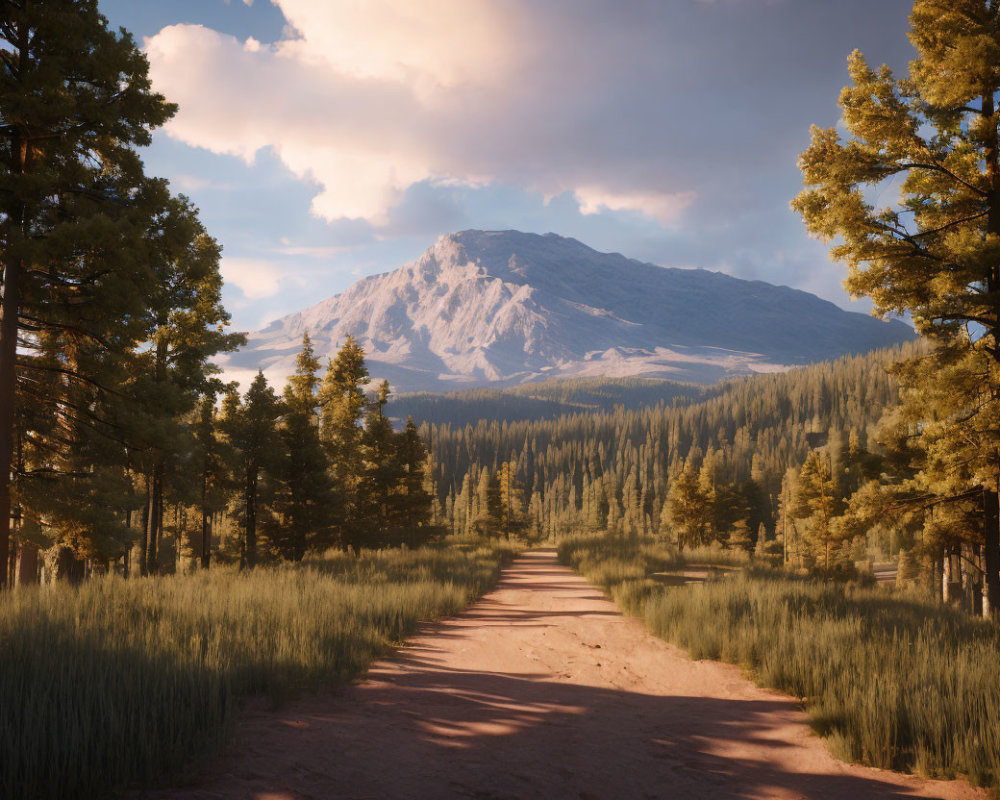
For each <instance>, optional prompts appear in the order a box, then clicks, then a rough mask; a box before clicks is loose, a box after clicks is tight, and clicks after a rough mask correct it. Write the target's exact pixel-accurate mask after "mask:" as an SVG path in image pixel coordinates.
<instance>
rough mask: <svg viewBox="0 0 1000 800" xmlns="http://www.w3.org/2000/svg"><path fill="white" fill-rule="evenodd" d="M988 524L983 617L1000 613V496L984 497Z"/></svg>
mask: <svg viewBox="0 0 1000 800" xmlns="http://www.w3.org/2000/svg"><path fill="white" fill-rule="evenodd" d="M984 505H985V509H986V524H985V526H984V537H983V616H984V617H986V618H987V619H989V618H990V617H992V616H994V615H996V614H997V613H998V612H1000V496H998V494H997V492H995V491H988V492H986V493H985V495H984Z"/></svg>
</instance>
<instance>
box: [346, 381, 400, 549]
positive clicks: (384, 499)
mask: <svg viewBox="0 0 1000 800" xmlns="http://www.w3.org/2000/svg"><path fill="white" fill-rule="evenodd" d="M388 400H389V382H388V381H382V383H381V384H380V385H379V389H378V394H377V395H376V397H375V400H374V402H372V404H371V406H370V408H369V410H368V415H367V418H366V420H365V428H364V432H363V434H362V437H361V465H362V466H361V475H360V480H359V482H358V495H357V496H358V500H357V506H358V514H359V520H358V521H359V527H358V529H356V533H355V538H354V539H352V541H351V545H352V547H354V549H355V550H357V549H359V548H360V546H361V544H362V542H365V543H367V544H369V545H374V546H385V545H387V544H389V543H390V532H391V527H392V523H393V516H394V515H393V506H394V505H395V503H394V494H395V492H396V491H397V487H398V486H399V484H400V483H401V482H402V480H403V477H404V471H403V468H402V464H401V462H400V458H399V453H398V451H397V442H396V437H395V434H394V433H393V430H392V424H391V423H390V422H389V418H388V417H387V416H386V414H385V406H386V403H387V402H388Z"/></svg>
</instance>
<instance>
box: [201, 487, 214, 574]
mask: <svg viewBox="0 0 1000 800" xmlns="http://www.w3.org/2000/svg"><path fill="white" fill-rule="evenodd" d="M203 497H204V495H203ZM211 562H212V515H211V514H209V512H208V509H207V508H206V507H205V505H204V499H203V500H202V506H201V568H202V569H208V568H209V566H210V565H211Z"/></svg>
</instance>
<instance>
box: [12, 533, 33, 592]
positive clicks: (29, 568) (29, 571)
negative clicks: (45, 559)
mask: <svg viewBox="0 0 1000 800" xmlns="http://www.w3.org/2000/svg"><path fill="white" fill-rule="evenodd" d="M15 582H16V583H17V585H18V586H28V585H30V584H33V583H38V548H37V547H35V546H34V545H33V544H27V543H24V542H22V543H21V546H20V547H18V549H17V568H16V575H15Z"/></svg>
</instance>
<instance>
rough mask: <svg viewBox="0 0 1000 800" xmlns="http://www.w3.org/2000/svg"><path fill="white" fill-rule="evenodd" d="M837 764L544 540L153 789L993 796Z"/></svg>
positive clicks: (777, 709)
mask: <svg viewBox="0 0 1000 800" xmlns="http://www.w3.org/2000/svg"><path fill="white" fill-rule="evenodd" d="M985 796H986V795H985V793H982V792H978V791H974V790H972V789H970V788H969V787H968V786H967V785H965V784H962V783H936V782H927V781H921V780H919V779H917V778H912V777H907V776H902V775H897V774H894V773H890V772H883V771H879V770H873V769H867V768H862V767H854V766H848V765H845V764H842V763H840V762H837V761H835V760H834V759H833V758H832V757H831V756H830V755H829V754H828V753H827V751H826V749H825V748H824V746H823V744H822V742H821V741H820V740H819V739H818V738H816V737H815V736H814V735H813V734H812V733H811V732H810V730H809V728H808V727H807V725H806V718H805V716H804V715H803V714H802V713H801V712H800V711H799V710H798V709H797V707H796V705H795V703H794V702H793V701H791V700H790V699H788V698H786V697H783V696H781V695H778V694H775V693H773V692H769V691H766V690H762V689H758V688H756V687H755V686H753V685H752V684H751V683H748V682H747V681H746V680H744V679H742V678H741V677H740V672H739V670H738V669H736V668H734V667H730V666H726V665H722V664H717V663H713V662H693V661H691V660H690V659H689V658H687V656H685V655H684V653H683V652H682V651H681V650H678V649H677V648H675V647H673V646H671V645H669V644H666V643H665V642H662V641H660V640H658V639H655V638H653V637H652V636H650V635H649V634H647V633H646V632H645V631H644V630H643V627H642V625H641V624H640V623H639V622H637V621H635V620H632V619H626V618H624V617H622V616H621V615H620V614H619V613H618V612H617V611H616V609H615V607H614V605H613V604H612V603H611V602H609V601H608V600H606V599H605V598H604V597H603V596H602V595H601V593H600V592H599V591H598V590H596V589H595V588H594V587H592V586H591V585H589V584H588V583H586V582H585V581H584V580H583V579H582V578H580V577H579V576H577V575H576V574H575V573H573V572H571V571H570V570H568V569H565V568H563V567H560V566H559V565H558V564H557V562H556V559H555V556H554V554H553V553H551V552H534V553H529V554H527V555H525V556H524V557H522V558H520V559H519V560H518V561H516V562H515V564H514V565H513V566H512V567H511V568H510V569H509V570H508V572H507V573H506V574H505V577H504V579H503V581H502V582H501V584H500V586H499V587H498V588H497V589H496V590H495V591H493V592H492V593H490V594H489V595H487V596H486V597H485V598H483V600H481V601H480V602H479V603H477V604H476V605H474V606H473V607H472V608H470V609H469V610H468V611H467V612H466V613H465V614H463V615H461V616H460V617H457V618H455V619H450V620H447V621H445V622H443V623H440V624H436V625H434V626H430V627H428V629H427V630H426V631H425V632H424V633H423V634H422V635H420V636H418V637H416V638H415V639H413V640H412V641H411V642H410V643H409V645H408V646H406V647H405V648H403V649H402V650H401V651H399V652H398V653H397V654H395V655H394V656H393V657H392V658H391V659H389V660H387V661H384V662H381V663H379V664H377V665H375V667H374V668H373V669H372V670H371V672H370V673H369V676H368V678H367V679H366V680H364V681H363V682H360V683H358V684H355V685H353V686H350V687H348V688H346V689H344V690H341V691H338V692H335V693H331V694H326V695H318V696H307V697H303V698H302V699H300V700H298V701H296V702H294V703H292V704H290V705H288V706H286V707H284V708H283V709H282V710H280V711H278V712H273V711H272V712H268V711H263V710H261V711H252V712H248V713H246V714H245V715H244V717H243V718H242V719H241V722H240V725H239V728H238V737H237V742H236V744H235V745H234V747H233V752H232V754H231V755H229V756H227V757H225V758H224V759H222V760H221V762H220V763H219V765H218V768H217V771H216V772H215V773H214V774H211V775H209V776H206V778H205V779H204V782H202V783H200V784H199V785H197V786H193V787H189V788H186V789H180V790H173V791H164V792H155V793H150V794H149V795H148V797H151V798H158V799H160V798H190V799H193V798H199V799H204V800H209V798H211V799H212V800H219V799H220V798H241V799H242V798H253V800H304V799H305V798H317V799H319V798H359V799H360V798H450V797H457V798H480V799H481V800H494V799H496V798H577V799H578V800H592V799H593V798H601V799H602V800H619V799H621V800H625V799H626V798H737V797H738V798H849V800H863V799H864V798H902V797H936V798H973V797H975V798H985Z"/></svg>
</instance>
